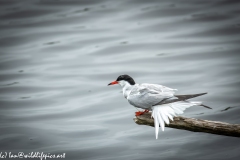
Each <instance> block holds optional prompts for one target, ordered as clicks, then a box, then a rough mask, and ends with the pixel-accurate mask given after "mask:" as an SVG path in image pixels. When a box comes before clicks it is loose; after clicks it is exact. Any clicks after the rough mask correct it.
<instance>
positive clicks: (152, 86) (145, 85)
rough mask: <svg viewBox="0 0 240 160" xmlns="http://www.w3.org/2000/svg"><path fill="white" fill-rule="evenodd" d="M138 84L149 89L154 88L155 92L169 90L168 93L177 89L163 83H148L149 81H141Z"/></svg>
mask: <svg viewBox="0 0 240 160" xmlns="http://www.w3.org/2000/svg"><path fill="white" fill-rule="evenodd" d="M140 86H142V87H145V88H148V89H149V90H154V91H157V92H170V93H174V92H175V91H177V89H172V88H169V87H166V86H163V85H159V84H149V83H142V84H140Z"/></svg>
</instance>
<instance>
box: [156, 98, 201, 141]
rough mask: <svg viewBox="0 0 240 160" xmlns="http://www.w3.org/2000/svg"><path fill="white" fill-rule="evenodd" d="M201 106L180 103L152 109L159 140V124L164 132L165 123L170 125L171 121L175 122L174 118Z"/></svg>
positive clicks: (196, 103) (195, 103) (198, 103)
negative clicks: (187, 109)
mask: <svg viewBox="0 0 240 160" xmlns="http://www.w3.org/2000/svg"><path fill="white" fill-rule="evenodd" d="M196 105H201V102H187V101H180V102H174V103H171V104H163V105H157V106H153V107H152V117H153V118H154V123H155V135H156V139H157V138H158V131H159V124H160V126H161V129H162V131H164V127H165V123H166V124H169V119H171V120H173V117H174V116H176V115H178V114H182V113H183V111H184V110H185V109H186V108H189V107H191V106H196Z"/></svg>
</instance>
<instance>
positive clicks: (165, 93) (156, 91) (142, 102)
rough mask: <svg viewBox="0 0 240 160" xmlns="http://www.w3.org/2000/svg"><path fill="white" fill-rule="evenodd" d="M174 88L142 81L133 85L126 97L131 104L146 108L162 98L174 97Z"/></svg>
mask: <svg viewBox="0 0 240 160" xmlns="http://www.w3.org/2000/svg"><path fill="white" fill-rule="evenodd" d="M174 90H175V89H172V88H168V87H165V86H162V85H157V84H147V83H143V84H140V85H138V86H136V87H134V88H133V89H132V91H131V93H130V94H129V96H128V97H127V99H128V101H129V103H130V104H132V105H133V106H135V107H139V108H143V109H147V108H150V107H152V106H154V105H155V104H157V103H159V102H161V101H162V100H164V99H167V98H171V97H174Z"/></svg>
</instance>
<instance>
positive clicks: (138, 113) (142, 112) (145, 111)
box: [135, 109, 149, 116]
mask: <svg viewBox="0 0 240 160" xmlns="http://www.w3.org/2000/svg"><path fill="white" fill-rule="evenodd" d="M148 112H149V110H147V109H145V110H144V111H138V112H135V116H140V115H142V114H144V113H148Z"/></svg>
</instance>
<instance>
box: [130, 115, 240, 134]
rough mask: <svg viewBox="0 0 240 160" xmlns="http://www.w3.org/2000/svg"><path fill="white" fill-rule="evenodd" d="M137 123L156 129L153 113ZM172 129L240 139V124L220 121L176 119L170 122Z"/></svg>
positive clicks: (141, 116) (142, 117) (136, 121)
mask: <svg viewBox="0 0 240 160" xmlns="http://www.w3.org/2000/svg"><path fill="white" fill-rule="evenodd" d="M134 121H135V123H137V124H139V125H148V126H152V127H154V120H153V119H152V118H151V113H144V114H143V115H140V116H137V117H136V118H134ZM165 126H166V127H170V128H177V129H184V130H189V131H193V132H207V133H212V134H218V135H225V136H234V137H240V124H229V123H224V122H218V121H208V120H202V119H195V118H186V117H180V116H178V117H174V121H170V124H169V125H167V124H166V125H165Z"/></svg>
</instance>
